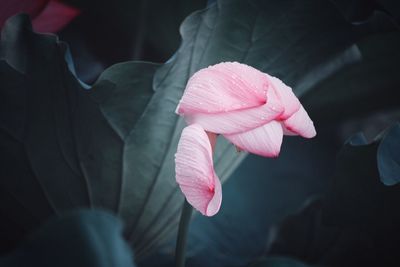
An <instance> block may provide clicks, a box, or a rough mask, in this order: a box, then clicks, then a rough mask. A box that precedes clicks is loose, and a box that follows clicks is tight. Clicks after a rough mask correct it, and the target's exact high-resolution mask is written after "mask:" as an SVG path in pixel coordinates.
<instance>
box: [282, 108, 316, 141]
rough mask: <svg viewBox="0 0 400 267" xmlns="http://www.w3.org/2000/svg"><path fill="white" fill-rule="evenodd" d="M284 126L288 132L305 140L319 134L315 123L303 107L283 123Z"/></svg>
mask: <svg viewBox="0 0 400 267" xmlns="http://www.w3.org/2000/svg"><path fill="white" fill-rule="evenodd" d="M283 124H284V125H285V127H286V129H287V130H288V131H290V132H292V133H295V134H298V135H300V136H302V137H305V138H312V137H314V136H315V135H316V134H317V132H316V131H315V127H314V123H313V121H312V120H311V119H310V117H309V116H308V114H307V111H306V110H305V109H304V107H303V106H301V107H300V109H299V110H298V111H297V112H296V113H294V114H293V115H292V116H291V117H290V118H288V119H287V120H285V121H283Z"/></svg>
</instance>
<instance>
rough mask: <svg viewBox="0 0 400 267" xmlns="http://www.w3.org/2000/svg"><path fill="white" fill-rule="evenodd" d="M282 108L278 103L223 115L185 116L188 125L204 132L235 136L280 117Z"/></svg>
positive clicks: (199, 114) (201, 114) (198, 114)
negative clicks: (196, 125) (192, 125)
mask: <svg viewBox="0 0 400 267" xmlns="http://www.w3.org/2000/svg"><path fill="white" fill-rule="evenodd" d="M282 112H283V107H282V106H281V105H280V103H279V102H277V103H276V104H271V105H270V104H269V103H268V104H265V105H263V106H260V107H255V108H249V109H244V110H237V111H231V112H225V113H216V114H204V113H197V114H193V115H187V116H185V119H186V122H187V123H188V124H194V123H195V124H199V125H201V126H202V127H203V128H204V129H205V130H206V131H209V132H213V133H219V134H235V133H242V132H246V131H249V130H251V129H254V128H258V127H260V126H262V125H264V124H266V123H268V122H270V121H272V120H274V119H276V118H278V117H279V116H280V114H281V113H282Z"/></svg>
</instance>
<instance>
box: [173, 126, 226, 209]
mask: <svg viewBox="0 0 400 267" xmlns="http://www.w3.org/2000/svg"><path fill="white" fill-rule="evenodd" d="M175 173H176V182H177V183H178V184H179V186H180V188H181V190H182V193H183V194H184V195H185V197H186V199H187V201H188V202H189V203H190V204H191V205H192V206H193V207H194V208H195V209H197V210H198V211H200V212H201V213H202V214H203V215H206V216H213V215H214V214H216V213H217V212H218V210H219V208H220V206H221V201H222V191H221V184H220V181H219V178H218V176H217V175H216V174H215V171H214V166H213V159H212V148H211V144H210V140H209V138H208V136H207V133H206V132H205V131H204V129H203V128H202V127H201V126H200V125H198V124H193V125H190V126H188V127H186V128H185V129H183V131H182V135H181V139H180V140H179V144H178V150H177V152H176V154H175Z"/></svg>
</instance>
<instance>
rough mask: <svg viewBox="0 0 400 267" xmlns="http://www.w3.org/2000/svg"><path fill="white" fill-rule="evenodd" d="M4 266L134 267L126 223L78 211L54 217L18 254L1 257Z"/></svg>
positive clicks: (17, 251) (21, 246) (101, 214)
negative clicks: (126, 234) (125, 231)
mask: <svg viewBox="0 0 400 267" xmlns="http://www.w3.org/2000/svg"><path fill="white" fill-rule="evenodd" d="M0 266H3V267H14V266H15V267H17V266H41V267H53V266H59V267H63V266H65V267H67V266H68V267H70V266H82V267H108V266H115V267H134V266H136V265H135V264H134V263H133V255H132V252H131V249H130V247H129V245H128V244H127V243H126V241H125V240H124V239H123V237H122V224H121V222H120V221H119V220H118V219H117V218H115V217H114V216H112V215H110V214H108V213H105V212H101V211H87V210H77V211H73V212H69V213H66V214H62V215H61V216H60V217H59V218H52V219H51V220H49V221H47V222H46V223H45V224H44V225H43V226H42V227H40V229H38V230H37V231H35V232H34V233H32V234H31V235H29V237H28V238H27V239H26V240H24V242H23V243H22V244H21V245H20V246H19V247H18V249H16V250H15V251H13V252H11V253H9V254H7V255H2V257H0Z"/></svg>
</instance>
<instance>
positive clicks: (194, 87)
mask: <svg viewBox="0 0 400 267" xmlns="http://www.w3.org/2000/svg"><path fill="white" fill-rule="evenodd" d="M270 87H271V85H270V81H269V80H268V78H267V76H266V75H265V74H264V73H262V72H261V71H259V70H257V69H255V68H253V67H250V66H248V65H245V64H240V63H237V62H224V63H219V64H216V65H213V66H210V67H208V68H204V69H201V70H199V71H198V72H196V73H195V74H194V75H193V76H192V77H191V78H190V79H189V81H188V84H187V86H186V89H185V92H184V94H183V96H182V99H181V101H180V103H179V105H178V107H177V110H176V112H177V113H178V114H180V115H187V114H193V113H199V112H201V113H219V112H228V111H233V110H238V109H245V108H252V107H257V106H260V105H263V104H265V102H266V94H267V91H268V89H269V88H270Z"/></svg>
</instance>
